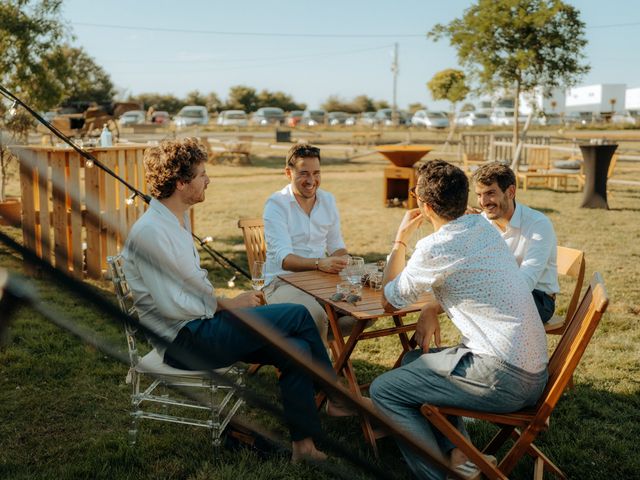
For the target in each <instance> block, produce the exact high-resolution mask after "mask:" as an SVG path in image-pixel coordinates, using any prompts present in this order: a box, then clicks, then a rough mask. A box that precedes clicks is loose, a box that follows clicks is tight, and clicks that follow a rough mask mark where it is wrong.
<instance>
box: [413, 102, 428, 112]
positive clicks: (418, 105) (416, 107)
mask: <svg viewBox="0 0 640 480" xmlns="http://www.w3.org/2000/svg"><path fill="white" fill-rule="evenodd" d="M418 110H427V106H426V105H423V104H422V103H420V102H415V103H410V104H409V113H410V114H411V115H413V114H414V113H416V112H417V111H418Z"/></svg>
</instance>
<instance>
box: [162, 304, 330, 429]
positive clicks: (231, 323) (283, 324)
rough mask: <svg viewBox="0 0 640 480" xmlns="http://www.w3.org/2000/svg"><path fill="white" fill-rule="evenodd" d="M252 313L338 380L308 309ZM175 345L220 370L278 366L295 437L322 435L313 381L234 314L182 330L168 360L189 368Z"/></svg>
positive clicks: (220, 315)
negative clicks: (234, 366)
mask: <svg viewBox="0 0 640 480" xmlns="http://www.w3.org/2000/svg"><path fill="white" fill-rule="evenodd" d="M246 312H247V313H249V314H251V315H253V316H255V317H258V318H259V319H261V320H262V321H264V322H266V324H267V325H270V326H271V327H272V328H273V329H275V330H277V331H278V332H280V334H281V335H282V336H283V337H284V338H286V339H287V340H288V341H289V344H290V345H291V346H292V347H294V348H295V349H296V350H297V351H298V352H299V355H300V356H301V357H305V358H307V359H311V360H313V361H315V362H317V363H319V364H320V365H322V366H324V367H325V369H326V371H327V372H330V374H331V375H332V376H334V377H335V373H334V371H333V368H332V366H331V361H330V360H329V357H328V356H327V351H326V349H325V347H324V344H323V343H322V340H321V339H320V335H319V334H318V329H317V328H316V325H315V323H314V321H313V318H312V317H311V315H310V314H309V312H308V310H307V309H306V308H305V307H303V306H301V305H294V304H287V303H284V304H277V305H265V306H262V307H257V308H251V309H247V310H246ZM174 345H176V346H178V347H181V348H183V349H185V350H188V351H189V352H193V353H195V354H200V355H201V356H202V357H204V358H206V359H207V364H206V366H207V367H208V368H220V367H224V366H227V365H231V364H233V363H235V362H237V361H241V362H247V363H260V364H264V365H274V366H275V367H276V368H278V370H280V378H279V382H280V391H281V394H282V405H283V408H284V417H285V421H286V422H287V425H288V427H289V431H290V432H291V439H292V440H293V441H298V440H302V439H304V438H307V437H313V436H315V435H317V434H318V433H320V420H319V418H318V411H317V409H316V404H315V388H314V384H313V381H312V379H311V377H309V376H308V375H307V374H305V373H303V372H302V371H301V370H300V369H298V368H297V367H296V366H295V365H294V364H293V362H292V361H291V360H290V359H289V358H287V357H286V356H284V355H282V354H280V353H278V352H277V351H276V350H275V349H274V348H273V347H272V346H271V345H270V344H269V343H268V342H267V341H266V340H263V339H261V338H259V337H258V336H256V335H255V334H253V333H252V332H251V331H249V330H248V329H247V328H246V327H244V326H243V324H242V323H241V322H240V321H239V320H238V319H237V318H235V317H234V316H233V314H232V313H230V312H228V311H224V310H223V311H221V312H218V313H216V314H215V315H214V316H213V318H206V319H198V320H192V321H191V322H189V323H188V324H187V325H186V326H184V327H183V328H182V329H181V330H180V332H179V333H178V336H177V337H176V338H175V340H174V341H173V343H172V345H170V346H169V348H168V349H167V351H166V353H165V356H164V360H165V362H166V363H167V364H169V365H171V366H174V367H178V368H185V366H184V365H183V364H181V362H180V361H179V360H178V359H177V358H176V357H177V356H178V355H177V352H176V351H175V350H176V349H175V348H172V347H173V346H174Z"/></svg>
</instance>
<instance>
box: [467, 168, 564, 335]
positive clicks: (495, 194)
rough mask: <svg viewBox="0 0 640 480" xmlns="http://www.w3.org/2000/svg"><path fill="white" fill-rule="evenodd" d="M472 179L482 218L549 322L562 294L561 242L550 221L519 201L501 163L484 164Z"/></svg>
mask: <svg viewBox="0 0 640 480" xmlns="http://www.w3.org/2000/svg"><path fill="white" fill-rule="evenodd" d="M473 179H474V184H475V191H476V196H477V198H478V205H479V206H480V208H481V209H482V216H483V217H484V218H485V219H487V220H488V221H490V222H491V223H492V224H493V225H494V226H495V227H496V229H497V230H498V232H499V233H500V235H501V236H502V238H503V239H504V240H505V242H507V245H508V246H509V250H511V253H513V255H514V256H515V257H516V261H517V262H518V265H519V266H520V273H521V275H522V276H523V278H524V280H525V282H527V285H528V286H529V290H530V291H531V292H532V294H533V298H534V300H535V302H536V307H537V309H538V313H539V314H540V318H541V319H542V321H543V322H544V323H546V322H547V321H549V319H550V318H551V317H552V316H553V312H554V311H555V307H556V305H555V301H556V294H557V293H558V292H559V291H560V286H559V284H558V267H557V263H556V256H557V244H558V242H557V239H556V234H555V231H554V230H553V225H552V224H551V221H550V220H549V219H548V218H547V217H546V216H545V215H544V214H543V213H541V212H539V211H538V210H534V209H533V208H529V207H527V206H526V205H523V204H521V203H518V202H516V199H515V197H516V177H515V175H514V173H513V171H512V170H511V169H510V168H509V167H508V166H506V165H503V164H501V163H498V162H494V163H488V164H485V165H482V166H481V167H480V168H479V169H478V170H476V172H475V173H474V175H473Z"/></svg>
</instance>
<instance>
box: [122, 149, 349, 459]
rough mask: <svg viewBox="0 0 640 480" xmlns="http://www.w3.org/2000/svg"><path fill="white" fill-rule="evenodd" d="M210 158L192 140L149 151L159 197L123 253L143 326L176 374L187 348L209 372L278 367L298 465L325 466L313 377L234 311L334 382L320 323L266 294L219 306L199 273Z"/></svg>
mask: <svg viewBox="0 0 640 480" xmlns="http://www.w3.org/2000/svg"><path fill="white" fill-rule="evenodd" d="M206 158H207V154H206V152H205V151H204V150H203V148H202V146H201V145H200V144H199V143H198V142H197V141H196V140H195V139H190V138H186V139H182V140H174V141H165V142H162V143H161V144H160V145H159V146H158V147H154V148H149V149H147V150H146V151H145V155H144V162H145V172H146V180H147V184H148V185H149V190H150V193H151V195H152V196H153V197H154V198H153V199H152V201H151V203H150V205H149V209H148V210H147V211H146V212H145V214H144V215H143V216H142V217H140V219H139V220H138V221H137V222H136V223H135V225H134V226H133V228H132V229H131V232H130V233H129V236H128V238H127V241H126V244H125V248H124V251H123V253H122V255H123V257H124V259H125V264H124V270H125V274H126V277H127V281H128V282H129V285H130V287H131V290H132V292H133V297H134V305H135V308H136V311H137V313H138V316H139V318H140V322H142V323H143V324H144V325H146V326H148V327H150V328H151V329H153V330H154V331H155V332H156V333H157V334H158V335H160V336H161V337H162V338H163V339H164V342H162V343H160V342H154V347H155V348H156V349H157V350H158V351H159V353H160V355H162V356H163V358H164V361H165V362H166V363H167V364H169V365H172V366H174V367H178V368H188V366H187V365H185V364H183V363H182V360H181V359H180V355H179V351H180V349H182V350H183V351H184V350H186V351H189V352H194V353H196V354H199V357H200V359H202V361H204V362H205V363H204V365H202V367H204V368H219V367H223V366H227V365H230V364H233V363H235V362H237V361H243V362H247V363H260V364H269V365H275V366H276V367H277V368H278V369H279V371H280V377H279V383H280V389H281V392H282V403H283V407H284V416H285V420H286V422H287V424H288V426H289V430H290V432H291V439H292V451H293V454H292V460H293V461H298V460H300V459H302V458H307V459H312V460H324V459H325V458H326V455H325V454H324V453H323V452H321V451H319V450H317V449H316V446H315V444H314V441H313V436H314V435H317V434H318V433H319V432H320V423H319V419H318V412H317V409H316V404H315V393H314V385H313V381H312V379H311V377H309V376H308V375H306V374H304V373H303V372H302V371H300V370H299V369H298V368H297V367H296V366H295V365H294V364H293V362H292V361H291V360H290V359H289V358H288V357H286V356H284V355H282V354H281V353H279V352H278V351H277V350H275V349H274V348H273V347H272V346H271V345H270V344H269V343H268V342H267V341H266V340H264V339H262V338H260V337H258V336H256V335H254V334H253V333H251V332H250V331H249V330H248V329H246V328H244V327H243V326H242V324H241V323H240V322H239V321H238V320H237V318H236V317H235V316H234V314H233V311H234V310H235V311H238V310H241V309H250V310H249V312H250V313H251V314H252V315H254V316H255V317H257V318H259V319H262V320H263V321H265V322H266V323H267V324H268V325H269V326H270V327H271V328H273V329H275V330H276V331H278V332H279V333H280V334H282V336H284V337H286V339H287V340H288V341H289V342H290V343H291V344H293V345H294V346H295V348H297V349H299V350H300V352H301V354H302V355H305V356H307V357H308V358H311V359H312V360H314V361H316V362H317V363H318V364H319V365H322V367H324V368H325V369H326V371H327V372H330V373H331V375H333V376H334V378H335V374H334V373H333V368H332V367H331V362H330V361H329V358H328V356H327V353H326V349H325V347H324V344H323V342H322V340H321V339H320V336H319V335H318V331H317V329H316V327H315V325H314V323H313V319H312V318H311V316H310V315H309V313H308V312H307V310H306V309H305V308H304V307H302V306H300V305H291V304H282V305H268V306H263V300H264V299H263V297H262V293H261V292H254V291H251V292H245V293H241V294H240V295H238V296H236V297H235V298H229V299H220V300H219V299H218V298H216V293H215V289H214V288H213V285H212V284H211V282H210V281H209V279H208V278H207V271H206V270H204V269H203V268H201V267H200V256H199V254H198V251H197V250H196V248H195V246H194V243H193V239H192V237H191V226H190V224H189V216H188V210H189V208H190V207H191V206H192V205H195V204H196V203H199V202H202V201H204V196H205V190H206V188H207V185H208V184H209V177H208V176H207V172H206V170H205V161H206ZM167 344H168V347H167ZM332 410H333V414H336V415H340V416H343V415H344V414H346V413H348V412H344V411H341V407H340V404H339V403H337V402H334V403H333V408H332V409H329V413H330V414H331V413H332Z"/></svg>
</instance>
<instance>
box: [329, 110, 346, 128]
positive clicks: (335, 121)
mask: <svg viewBox="0 0 640 480" xmlns="http://www.w3.org/2000/svg"><path fill="white" fill-rule="evenodd" d="M347 118H349V114H348V113H347V112H329V113H328V114H327V123H329V125H344V123H345V122H346V120H347Z"/></svg>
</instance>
